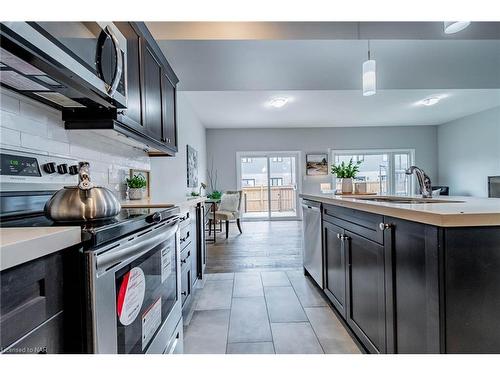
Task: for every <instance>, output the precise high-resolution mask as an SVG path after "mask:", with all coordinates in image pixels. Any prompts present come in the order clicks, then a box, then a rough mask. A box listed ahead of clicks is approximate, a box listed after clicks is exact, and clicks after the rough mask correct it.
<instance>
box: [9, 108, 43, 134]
mask: <svg viewBox="0 0 500 375" xmlns="http://www.w3.org/2000/svg"><path fill="white" fill-rule="evenodd" d="M0 123H1V124H2V128H9V129H12V130H17V131H20V132H22V133H28V134H32V135H38V136H40V137H46V136H47V125H46V124H43V123H41V122H38V121H34V120H32V119H29V118H25V117H22V116H20V115H16V114H14V113H10V112H5V111H3V110H2V111H0Z"/></svg>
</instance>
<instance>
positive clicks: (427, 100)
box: [419, 96, 441, 107]
mask: <svg viewBox="0 0 500 375" xmlns="http://www.w3.org/2000/svg"><path fill="white" fill-rule="evenodd" d="M440 100H441V98H440V97H439V96H430V97H428V98H425V99H422V100H421V101H420V102H419V103H420V104H422V105H425V106H427V107H429V106H431V105H434V104H437V103H439V101H440Z"/></svg>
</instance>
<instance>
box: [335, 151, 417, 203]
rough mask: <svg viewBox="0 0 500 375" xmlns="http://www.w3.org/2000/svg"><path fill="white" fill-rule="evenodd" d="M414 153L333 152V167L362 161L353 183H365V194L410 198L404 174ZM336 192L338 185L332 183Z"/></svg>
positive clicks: (410, 190)
mask: <svg viewBox="0 0 500 375" xmlns="http://www.w3.org/2000/svg"><path fill="white" fill-rule="evenodd" d="M414 153H415V152H414V150H410V149H406V150H348V151H347V150H336V151H332V160H333V162H334V163H335V164H338V163H341V162H343V161H344V162H346V163H348V162H349V160H350V159H352V160H353V161H354V162H357V161H359V160H361V161H362V163H361V165H360V168H359V173H358V175H357V176H356V180H357V181H364V182H366V191H367V192H370V193H377V194H381V195H384V194H387V195H411V194H412V192H413V190H412V179H411V178H410V176H407V175H406V174H405V170H406V169H407V168H408V167H409V166H410V165H412V164H413V159H414ZM335 180H336V179H335V177H334V182H335V183H336V188H337V189H340V188H341V187H340V181H335Z"/></svg>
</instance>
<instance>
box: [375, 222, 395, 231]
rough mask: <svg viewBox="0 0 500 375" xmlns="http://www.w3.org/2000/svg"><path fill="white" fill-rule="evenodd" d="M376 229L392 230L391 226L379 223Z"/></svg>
mask: <svg viewBox="0 0 500 375" xmlns="http://www.w3.org/2000/svg"><path fill="white" fill-rule="evenodd" d="M378 227H379V228H380V230H386V229H390V228H392V225H391V224H386V223H380V224H379V225H378Z"/></svg>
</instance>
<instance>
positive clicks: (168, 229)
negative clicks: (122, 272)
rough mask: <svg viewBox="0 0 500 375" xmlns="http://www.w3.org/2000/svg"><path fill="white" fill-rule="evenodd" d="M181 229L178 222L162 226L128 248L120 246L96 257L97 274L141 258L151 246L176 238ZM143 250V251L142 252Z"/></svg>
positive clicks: (134, 241)
mask: <svg viewBox="0 0 500 375" xmlns="http://www.w3.org/2000/svg"><path fill="white" fill-rule="evenodd" d="M178 228H179V224H178V222H177V220H176V221H175V222H174V223H172V224H170V225H167V226H161V227H158V228H156V229H154V230H153V231H152V232H151V233H150V234H148V235H143V236H141V237H137V238H135V239H134V240H132V241H130V242H128V243H127V245H126V246H124V247H122V248H120V247H119V246H118V247H116V248H113V249H111V250H109V251H108V252H105V253H103V254H100V255H98V256H97V257H96V268H97V272H98V273H99V270H101V271H102V270H105V271H106V270H107V269H108V268H109V267H110V266H112V265H115V264H116V265H117V264H120V263H122V262H123V261H124V260H127V259H129V258H132V257H137V256H140V255H142V254H144V253H146V252H148V251H149V250H151V248H152V247H151V246H153V245H155V244H158V243H161V242H163V241H165V240H167V239H169V238H170V237H172V236H174V235H175V233H176V232H177V229H178ZM157 231H161V232H160V233H159V234H154V233H155V232H157ZM141 249H142V250H141Z"/></svg>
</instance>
